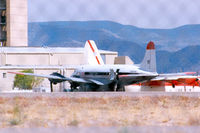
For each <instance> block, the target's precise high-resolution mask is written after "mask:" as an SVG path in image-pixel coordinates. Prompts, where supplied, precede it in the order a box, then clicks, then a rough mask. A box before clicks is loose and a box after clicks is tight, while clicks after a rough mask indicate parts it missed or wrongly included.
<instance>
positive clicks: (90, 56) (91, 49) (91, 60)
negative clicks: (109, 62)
mask: <svg viewBox="0 0 200 133" xmlns="http://www.w3.org/2000/svg"><path fill="white" fill-rule="evenodd" d="M84 52H85V53H84V56H85V57H84V58H85V64H88V65H104V62H103V60H102V58H101V55H100V53H99V50H98V49H97V46H96V44H95V42H94V41H93V40H88V41H87V42H86V43H85V48H84Z"/></svg>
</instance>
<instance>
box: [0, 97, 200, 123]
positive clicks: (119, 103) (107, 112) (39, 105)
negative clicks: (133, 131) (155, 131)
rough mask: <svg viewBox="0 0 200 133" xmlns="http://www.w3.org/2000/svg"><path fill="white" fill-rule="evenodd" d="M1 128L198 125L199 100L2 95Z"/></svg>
mask: <svg viewBox="0 0 200 133" xmlns="http://www.w3.org/2000/svg"><path fill="white" fill-rule="evenodd" d="M0 116H1V117H0V127H12V126H15V127H68V126H137V125H142V126H144V125H149V126H154V125H165V126H170V125H174V126H186V125H188V126H191V125H194V126H197V125H198V126H199V125H200V99H199V98H192V97H183V96H177V97H175V96H172V97H166V96H161V97H149V96H146V97H110V98H105V97H102V98H85V97H84V98H68V97H59V98H51V97H34V98H25V97H15V98H0Z"/></svg>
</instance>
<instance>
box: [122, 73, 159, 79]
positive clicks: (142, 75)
mask: <svg viewBox="0 0 200 133" xmlns="http://www.w3.org/2000/svg"><path fill="white" fill-rule="evenodd" d="M147 76H152V77H154V76H155V77H156V76H158V74H151V75H150V74H127V75H119V78H123V77H130V78H131V77H133V78H135V77H147Z"/></svg>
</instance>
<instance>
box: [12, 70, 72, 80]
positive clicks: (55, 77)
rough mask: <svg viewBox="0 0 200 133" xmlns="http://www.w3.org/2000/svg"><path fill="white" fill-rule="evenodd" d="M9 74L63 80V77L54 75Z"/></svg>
mask: <svg viewBox="0 0 200 133" xmlns="http://www.w3.org/2000/svg"><path fill="white" fill-rule="evenodd" d="M8 73H11V74H16V75H26V76H35V77H41V78H49V79H63V78H62V77H58V76H54V75H41V74H34V73H21V72H8ZM67 79H68V78H67Z"/></svg>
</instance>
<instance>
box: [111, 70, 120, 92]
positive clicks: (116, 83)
mask: <svg viewBox="0 0 200 133" xmlns="http://www.w3.org/2000/svg"><path fill="white" fill-rule="evenodd" d="M119 70H120V69H117V70H116V72H114V70H113V69H110V80H111V81H113V88H114V91H117V90H118V88H119Z"/></svg>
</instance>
